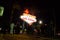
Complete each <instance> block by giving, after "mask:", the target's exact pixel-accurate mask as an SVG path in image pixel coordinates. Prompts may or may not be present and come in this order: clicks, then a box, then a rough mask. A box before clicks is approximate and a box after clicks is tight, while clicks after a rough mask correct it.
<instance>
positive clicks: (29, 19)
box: [20, 13, 37, 25]
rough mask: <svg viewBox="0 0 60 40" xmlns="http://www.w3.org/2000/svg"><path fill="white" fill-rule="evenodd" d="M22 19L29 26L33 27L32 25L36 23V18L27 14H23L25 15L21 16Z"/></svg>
mask: <svg viewBox="0 0 60 40" xmlns="http://www.w3.org/2000/svg"><path fill="white" fill-rule="evenodd" d="M20 18H21V19H22V20H23V21H25V22H27V23H28V24H29V25H31V24H32V23H34V22H36V21H37V20H36V16H33V15H30V14H26V13H23V15H21V16H20Z"/></svg>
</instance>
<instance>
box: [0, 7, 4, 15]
mask: <svg viewBox="0 0 60 40" xmlns="http://www.w3.org/2000/svg"><path fill="white" fill-rule="evenodd" d="M3 12H4V7H0V16H3Z"/></svg>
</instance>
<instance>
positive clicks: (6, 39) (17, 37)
mask: <svg viewBox="0 0 60 40" xmlns="http://www.w3.org/2000/svg"><path fill="white" fill-rule="evenodd" d="M0 40H58V39H53V38H46V37H39V36H33V35H27V34H0Z"/></svg>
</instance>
